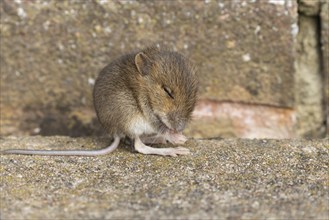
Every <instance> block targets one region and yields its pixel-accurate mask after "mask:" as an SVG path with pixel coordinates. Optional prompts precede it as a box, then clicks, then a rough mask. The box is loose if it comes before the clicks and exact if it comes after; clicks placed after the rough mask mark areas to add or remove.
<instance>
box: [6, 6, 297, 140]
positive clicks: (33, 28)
mask: <svg viewBox="0 0 329 220" xmlns="http://www.w3.org/2000/svg"><path fill="white" fill-rule="evenodd" d="M1 15H2V16H1V26H0V28H1V89H2V93H1V108H2V111H3V112H2V115H3V117H2V119H1V120H2V123H5V124H6V127H3V128H2V130H1V134H10V133H27V134H31V133H40V134H68V135H76V133H77V134H91V133H92V130H95V129H97V128H98V127H97V123H96V124H95V123H94V121H95V120H93V118H95V114H94V113H93V111H92V109H93V108H92V100H91V91H92V86H93V83H94V80H95V77H96V76H97V73H98V72H99V70H100V69H102V68H103V67H104V66H105V65H106V64H107V63H109V62H110V61H111V60H112V59H113V58H114V57H117V56H119V55H121V54H123V53H125V52H127V51H129V50H131V49H136V48H142V47H143V46H144V45H147V44H149V43H150V42H163V43H164V44H165V45H168V46H170V47H172V48H173V49H175V50H178V51H180V52H182V53H184V54H185V55H187V56H188V57H190V58H191V59H192V60H193V61H194V62H195V64H196V66H197V67H198V69H199V78H200V83H201V86H200V99H201V100H206V101H207V100H211V101H229V102H238V103H252V104H255V105H258V104H261V105H266V106H275V107H274V108H275V109H276V108H277V107H279V108H284V109H286V108H293V107H294V85H295V84H294V73H295V70H294V61H295V60H294V51H293V45H294V37H295V35H296V33H297V30H298V28H297V21H296V19H297V3H296V1H288V0H287V1H284V0H278V1H272V0H269V1H257V2H256V1H253V0H250V1H241V2H236V1H224V0H223V1H219V2H217V1H204V2H201V1H188V2H187V1H158V2H152V1H149V2H135V1H123V2H112V1H98V0H97V1H44V2H37V1H36V2H35V1H10V0H4V1H2V2H1ZM77 110H78V111H81V112H85V113H84V114H73V115H74V117H75V119H72V117H71V116H72V112H76V111H77ZM273 117H277V116H273ZM291 117H292V116H291V115H289V116H288V117H287V119H286V120H287V121H288V120H290V119H289V118H291ZM233 120H236V119H235V118H233ZM257 120H261V117H259V118H258V119H257ZM264 120H266V119H264ZM49 123H52V124H54V126H50V127H48V126H47V125H48V124H49ZM219 123H220V122H219ZM262 123H263V122H262ZM43 125H46V126H43ZM245 126H247V125H245ZM272 129H273V131H272V133H275V131H276V129H277V128H276V127H273V128H272ZM279 130H280V128H279ZM236 133H239V132H236ZM286 137H289V135H287V136H286Z"/></svg>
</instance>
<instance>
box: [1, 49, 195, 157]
mask: <svg viewBox="0 0 329 220" xmlns="http://www.w3.org/2000/svg"><path fill="white" fill-rule="evenodd" d="M196 94H197V80H196V76H195V70H194V68H193V65H192V64H191V63H190V61H189V60H188V59H186V58H185V57H184V56H182V55H181V54H179V53H177V52H173V51H169V50H166V49H160V48H159V47H156V46H153V47H148V48H146V49H144V50H142V51H139V52H135V53H130V54H127V55H124V56H122V57H120V58H118V59H116V60H115V61H113V62H112V63H110V64H109V65H107V66H106V67H105V68H104V69H103V70H102V71H101V72H100V74H99V76H98V78H97V80H96V82H95V86H94V92H93V97H94V107H95V110H96V113H97V117H98V119H99V121H100V123H101V124H102V126H103V127H104V128H105V130H106V132H107V133H108V134H109V135H110V136H112V137H113V138H114V141H113V143H112V144H111V145H110V146H108V147H107V148H105V149H101V150H90V151H87V150H67V151H65V150H64V151H48V150H6V151H3V152H2V153H6V154H37V155H77V156H96V155H102V154H107V153H110V152H112V151H113V150H114V149H116V148H117V147H118V145H119V142H120V139H121V138H124V137H129V138H130V139H132V140H134V147H135V150H136V151H137V152H139V153H143V154H157V155H170V156H176V155H179V154H189V150H188V149H186V148H182V147H177V148H153V147H149V146H147V145H145V144H144V143H165V142H166V141H169V142H171V143H173V144H183V143H184V142H185V141H186V140H187V139H186V137H185V136H184V135H182V133H181V132H182V131H183V129H184V128H185V126H186V124H187V122H188V121H189V120H190V118H191V114H192V111H193V109H194V106H195V103H196Z"/></svg>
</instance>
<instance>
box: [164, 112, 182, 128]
mask: <svg viewBox="0 0 329 220" xmlns="http://www.w3.org/2000/svg"><path fill="white" fill-rule="evenodd" d="M168 118H169V121H170V125H171V128H172V129H173V130H175V131H177V132H182V131H183V130H184V128H185V126H186V120H184V119H182V118H181V117H180V116H179V115H178V114H177V113H171V114H169V115H168Z"/></svg>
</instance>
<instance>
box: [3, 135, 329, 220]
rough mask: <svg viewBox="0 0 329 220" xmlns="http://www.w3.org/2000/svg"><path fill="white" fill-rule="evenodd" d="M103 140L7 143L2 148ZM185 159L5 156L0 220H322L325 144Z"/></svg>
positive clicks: (247, 148) (215, 145) (327, 208)
mask: <svg viewBox="0 0 329 220" xmlns="http://www.w3.org/2000/svg"><path fill="white" fill-rule="evenodd" d="M108 143H109V140H106V139H91V138H79V139H72V138H68V137H48V138H45V137H38V136H35V137H7V138H2V139H1V142H0V148H1V149H8V148H29V149H62V148H67V149H80V148H81V149H92V148H101V147H104V146H106V145H107V144H108ZM185 147H188V148H190V149H191V152H192V154H191V155H190V156H182V157H175V158H172V157H160V156H150V155H148V156H146V155H141V154H136V153H132V152H131V151H130V150H129V148H119V149H117V150H116V151H114V152H113V153H112V154H109V155H105V156H101V157H96V158H94V157H42V156H21V155H1V157H0V162H1V166H0V171H1V172H0V173H1V183H0V192H1V193H0V199H1V203H0V204H1V206H0V209H1V210H0V213H1V219H81V218H84V219H114V218H120V219H127V218H134V219H136V218H143V219H145V218H146V219H187V218H189V219H265V218H266V219H269V218H271V219H328V213H329V204H328V201H329V200H328V187H329V185H328V182H329V177H328V168H329V167H328V166H329V139H323V140H266V139H264V140H242V139H230V140H228V139H226V140H225V139H222V140H221V139H218V140H189V141H188V142H187V144H185Z"/></svg>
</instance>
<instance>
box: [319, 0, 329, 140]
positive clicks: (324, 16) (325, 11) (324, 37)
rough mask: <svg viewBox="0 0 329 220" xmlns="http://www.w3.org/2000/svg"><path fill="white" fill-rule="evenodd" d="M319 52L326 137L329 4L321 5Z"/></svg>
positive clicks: (328, 114) (328, 88) (328, 89)
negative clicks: (322, 77)
mask: <svg viewBox="0 0 329 220" xmlns="http://www.w3.org/2000/svg"><path fill="white" fill-rule="evenodd" d="M320 19H321V51H322V63H323V65H322V67H323V74H324V104H325V106H324V110H325V113H326V115H327V135H328V136H329V2H328V1H322V4H321V12H320Z"/></svg>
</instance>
